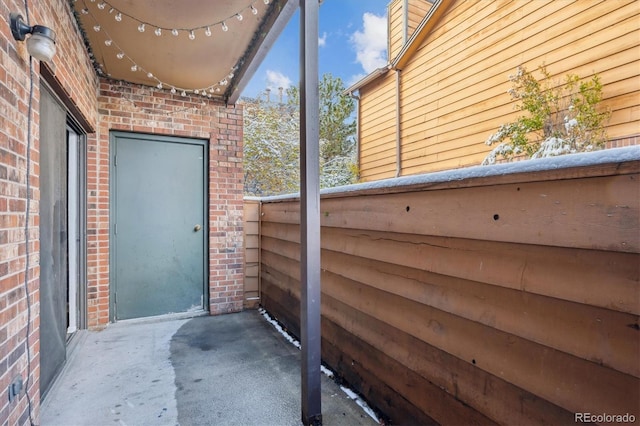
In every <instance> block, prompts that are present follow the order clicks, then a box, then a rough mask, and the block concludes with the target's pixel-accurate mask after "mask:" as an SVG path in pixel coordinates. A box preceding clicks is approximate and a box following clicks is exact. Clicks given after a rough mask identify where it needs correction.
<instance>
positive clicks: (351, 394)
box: [258, 308, 380, 423]
mask: <svg viewBox="0 0 640 426" xmlns="http://www.w3.org/2000/svg"><path fill="white" fill-rule="evenodd" d="M258 312H260V314H261V315H262V316H263V317H264V319H266V320H267V322H269V323H270V324H271V325H272V326H273V328H275V329H276V330H277V331H278V333H280V334H282V335H283V336H284V338H285V339H287V341H288V342H289V343H291V344H292V345H293V346H295V347H296V348H298V349H302V346H301V345H300V342H299V341H298V340H296V339H295V338H294V337H293V336H292V335H290V334H289V333H287V331H286V330H285V329H284V328H282V326H281V325H280V324H279V323H278V321H276V320H275V319H273V317H272V316H271V315H269V313H268V312H267V311H266V310H265V309H264V308H258ZM320 371H322V373H323V374H324V375H325V376H327V377H329V378H330V379H333V378H334V377H335V374H334V373H333V371H331V370H330V369H328V368H327V367H325V366H324V365H321V366H320ZM340 389H342V391H343V392H344V393H346V394H347V396H348V397H349V398H351V399H352V400H354V401H355V403H356V404H358V405H359V406H360V408H362V410H363V411H364V412H365V413H367V414H368V415H369V417H371V418H372V419H373V420H375V421H376V422H378V423H380V419H379V418H378V416H377V415H376V413H375V411H373V410H372V409H371V407H369V405H368V404H367V403H366V402H365V401H364V400H362V398H360V396H359V395H358V394H357V393H355V392H354V391H352V390H351V389H349V388H348V387H346V386H342V385H340Z"/></svg>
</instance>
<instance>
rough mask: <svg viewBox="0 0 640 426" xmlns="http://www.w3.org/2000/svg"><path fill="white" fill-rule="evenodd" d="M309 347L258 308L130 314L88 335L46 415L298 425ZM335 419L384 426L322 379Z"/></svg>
mask: <svg viewBox="0 0 640 426" xmlns="http://www.w3.org/2000/svg"><path fill="white" fill-rule="evenodd" d="M299 382H300V351H299V350H298V349H297V348H296V347H295V346H294V345H293V344H291V343H290V342H288V341H287V340H286V339H285V338H284V336H283V335H281V334H280V333H278V331H276V329H275V328H274V327H273V326H272V324H270V323H269V322H268V321H267V320H266V319H265V318H264V317H263V316H262V315H260V313H259V312H258V311H256V310H247V311H244V312H240V313H236V314H229V315H221V316H215V317H211V316H197V317H193V318H185V317H184V315H182V318H180V316H177V317H176V316H174V317H173V318H172V317H165V318H163V319H146V320H129V321H122V322H119V323H117V324H113V325H111V326H109V327H108V328H107V329H105V330H104V331H102V332H89V331H82V332H80V333H79V334H78V336H77V338H76V340H75V342H74V348H73V349H72V350H70V356H69V359H68V360H67V364H66V366H65V368H64V370H63V371H62V373H61V376H60V377H59V379H58V380H57V382H56V383H55V385H54V386H53V388H52V389H51V390H50V392H49V395H48V396H47V398H46V400H45V402H44V404H43V406H42V413H41V420H42V422H41V424H42V425H43V426H46V425H91V426H96V425H114V424H115V425H151V424H156V425H177V424H180V425H184V426H187V425H205V424H219V425H258V424H259V425H278V426H284V425H292V426H293V425H298V424H300V397H299V388H300V384H299ZM322 406H323V420H324V422H325V424H328V425H345V426H347V425H348V426H357V425H375V424H377V422H376V421H374V420H373V418H371V417H370V416H369V415H368V414H367V413H366V412H365V411H364V410H363V409H362V407H360V406H359V405H358V404H357V403H356V401H355V400H353V399H352V398H351V397H350V396H349V394H348V393H346V392H345V391H344V390H343V389H341V387H340V386H339V385H338V384H336V382H335V381H334V380H333V379H331V378H329V377H328V376H327V375H323V377H322Z"/></svg>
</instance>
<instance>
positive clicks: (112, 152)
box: [109, 130, 209, 322]
mask: <svg viewBox="0 0 640 426" xmlns="http://www.w3.org/2000/svg"><path fill="white" fill-rule="evenodd" d="M118 138H126V139H144V140H146V141H151V142H156V143H178V144H188V145H200V146H202V152H203V159H202V162H203V163H202V166H203V172H204V173H203V174H202V175H203V176H202V179H203V182H202V200H203V203H202V206H203V212H202V215H203V218H204V220H203V224H202V231H203V232H204V235H205V237H204V238H203V247H202V250H203V253H204V259H203V262H202V263H203V265H202V268H203V271H202V272H203V275H202V276H203V282H202V296H203V307H202V309H203V310H205V311H207V312H208V311H209V140H208V139H199V138H189V137H180V136H169V135H159V134H153V133H138V132H125V131H119V130H110V131H109V322H117V321H118V320H117V318H116V303H115V302H116V291H117V287H118V284H117V282H116V281H117V280H116V273H115V272H116V244H115V217H116V209H117V206H116V199H117V197H116V191H117V188H116V164H115V162H116V158H115V157H116V143H117V140H118Z"/></svg>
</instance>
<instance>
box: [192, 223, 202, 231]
mask: <svg viewBox="0 0 640 426" xmlns="http://www.w3.org/2000/svg"><path fill="white" fill-rule="evenodd" d="M201 229H202V226H200V225H196V226H194V227H193V232H198V231H199V230H201Z"/></svg>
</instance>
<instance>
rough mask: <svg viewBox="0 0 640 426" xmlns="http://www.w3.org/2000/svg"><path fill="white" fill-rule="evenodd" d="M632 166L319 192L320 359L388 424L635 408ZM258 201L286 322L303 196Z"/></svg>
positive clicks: (637, 270) (268, 286) (568, 418)
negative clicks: (375, 408)
mask: <svg viewBox="0 0 640 426" xmlns="http://www.w3.org/2000/svg"><path fill="white" fill-rule="evenodd" d="M638 166H639V165H638V162H623V163H610V164H601V165H597V166H589V167H572V168H567V169H558V170H547V171H543V172H527V173H521V174H516V175H504V176H486V177H480V178H470V179H463V180H460V181H435V182H430V183H422V184H420V183H415V184H412V185H409V186H405V187H390V188H376V189H369V190H365V191H360V192H357V191H354V192H349V193H331V194H328V195H325V196H323V197H322V199H321V214H322V235H321V244H322V252H321V261H322V263H321V267H322V308H321V311H322V316H323V317H322V332H323V335H322V339H323V359H324V360H325V362H328V363H329V365H330V366H331V367H333V368H335V369H336V372H337V374H338V375H339V376H340V377H343V378H344V379H345V380H347V381H349V382H350V384H351V385H352V387H355V389H356V390H358V391H359V392H361V393H362V394H363V395H364V396H365V397H366V398H367V400H369V401H370V402H371V403H372V404H373V405H375V406H377V407H378V408H379V409H380V410H381V411H382V412H383V413H384V414H387V415H388V416H389V417H390V419H391V421H392V422H395V423H403V422H404V423H407V424H411V423H412V420H413V423H415V419H421V422H422V423H428V422H436V423H442V424H452V423H456V424H462V423H464V424H488V423H490V422H495V423H498V424H567V423H571V422H573V421H574V418H573V413H575V412H591V413H596V412H598V413H626V412H629V413H631V414H634V415H635V416H636V417H638V415H640V407H639V406H638V401H640V380H639V378H638V377H639V376H640V366H639V364H638V362H637V360H638V359H640V337H639V336H640V333H639V332H638V328H639V323H640V318H639V315H640V297H639V296H640V267H639V265H640V253H639V250H638V241H637V240H638V235H639V234H640V232H639V229H640V223H639V222H640V220H639V211H640V205H639V204H640V201H638V196H637V194H638V181H639V179H640V176H639V173H638V171H639V170H638ZM563 212H564V214H563ZM262 213H263V215H262V216H261V218H262V220H261V223H260V227H259V229H260V232H261V236H260V246H261V247H260V249H261V256H260V260H261V264H260V269H259V271H260V275H261V282H262V283H261V288H262V292H263V294H262V303H263V306H265V308H266V309H267V310H269V311H272V312H273V313H274V314H275V315H276V316H277V317H278V319H279V320H280V321H281V322H283V323H284V324H285V326H286V327H288V328H290V329H291V330H294V334H296V333H299V297H300V282H299V279H300V263H299V258H300V246H299V238H300V235H299V229H300V227H299V202H298V201H297V200H295V199H290V200H278V201H274V202H265V203H264V204H263V206H262ZM493 214H497V215H498V217H496V218H494V217H493ZM484 216H488V217H487V218H485V219H486V221H485V222H482V221H480V220H479V219H478V218H480V217H484ZM503 219H504V222H505V223H504V224H501V223H499V222H501V221H503ZM494 222H498V224H497V223H494ZM501 226H506V228H505V229H500V228H501ZM483 227H484V229H483ZM622 242H624V243H625V244H622ZM251 271H252V274H255V269H253V268H252V269H251ZM247 294H249V293H247ZM354 383H355V386H353V385H354Z"/></svg>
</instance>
